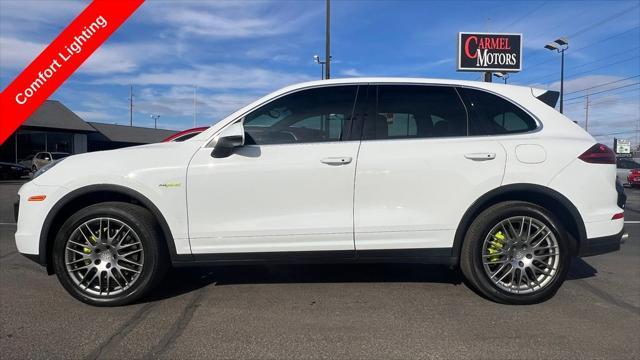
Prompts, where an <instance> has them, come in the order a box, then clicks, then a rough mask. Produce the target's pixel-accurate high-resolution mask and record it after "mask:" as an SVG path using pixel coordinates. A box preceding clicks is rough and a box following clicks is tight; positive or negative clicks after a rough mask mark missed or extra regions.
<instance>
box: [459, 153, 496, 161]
mask: <svg viewBox="0 0 640 360" xmlns="http://www.w3.org/2000/svg"><path fill="white" fill-rule="evenodd" d="M464 157H465V158H467V159H469V160H474V161H486V160H493V159H495V158H496V153H489V152H480V153H469V154H464Z"/></svg>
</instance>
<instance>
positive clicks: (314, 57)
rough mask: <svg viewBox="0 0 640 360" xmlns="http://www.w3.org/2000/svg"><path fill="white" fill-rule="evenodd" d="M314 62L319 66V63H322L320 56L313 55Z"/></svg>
mask: <svg viewBox="0 0 640 360" xmlns="http://www.w3.org/2000/svg"><path fill="white" fill-rule="evenodd" d="M313 61H315V62H316V64H319V63H320V56H318V55H313Z"/></svg>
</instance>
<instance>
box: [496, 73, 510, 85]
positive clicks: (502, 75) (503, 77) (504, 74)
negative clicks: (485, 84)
mask: <svg viewBox="0 0 640 360" xmlns="http://www.w3.org/2000/svg"><path fill="white" fill-rule="evenodd" d="M493 76H495V77H497V78H502V80H504V83H505V84H506V83H507V79H508V78H509V73H503V72H497V73H493Z"/></svg>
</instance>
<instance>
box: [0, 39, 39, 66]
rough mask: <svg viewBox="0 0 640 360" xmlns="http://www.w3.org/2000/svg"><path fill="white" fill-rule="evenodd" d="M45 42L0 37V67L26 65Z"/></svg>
mask: <svg viewBox="0 0 640 360" xmlns="http://www.w3.org/2000/svg"><path fill="white" fill-rule="evenodd" d="M45 46H46V45H45V44H40V43H36V42H31V41H22V40H19V39H16V38H10V37H0V69H22V68H25V67H27V65H29V63H31V61H32V60H33V59H35V57H36V56H37V55H38V54H39V53H40V52H42V50H44V48H45Z"/></svg>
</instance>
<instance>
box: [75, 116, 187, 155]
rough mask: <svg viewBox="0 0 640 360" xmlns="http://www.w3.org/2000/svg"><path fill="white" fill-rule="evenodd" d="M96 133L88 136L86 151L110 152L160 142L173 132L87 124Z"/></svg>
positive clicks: (94, 123) (93, 123)
mask: <svg viewBox="0 0 640 360" xmlns="http://www.w3.org/2000/svg"><path fill="white" fill-rule="evenodd" d="M88 124H89V125H91V127H93V128H94V129H96V132H94V133H91V134H88V135H87V138H88V151H98V150H110V149H117V148H121V147H126V146H134V145H143V144H151V143H156V142H161V141H162V140H164V139H166V138H168V137H169V136H171V135H173V134H175V133H176V132H175V131H172V130H164V129H150V128H143V127H138V126H125V125H115V124H103V123H96V122H89V123H88Z"/></svg>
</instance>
